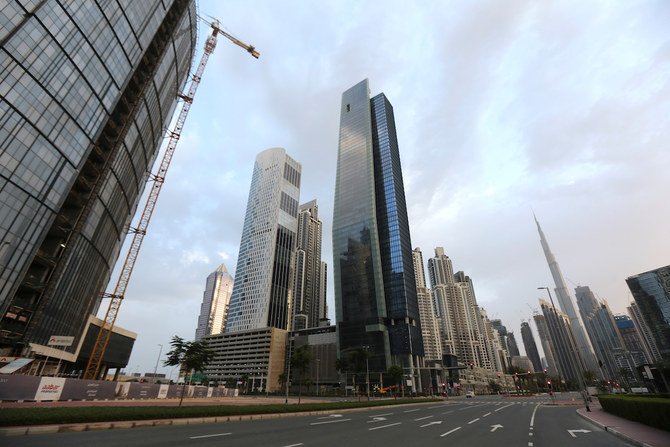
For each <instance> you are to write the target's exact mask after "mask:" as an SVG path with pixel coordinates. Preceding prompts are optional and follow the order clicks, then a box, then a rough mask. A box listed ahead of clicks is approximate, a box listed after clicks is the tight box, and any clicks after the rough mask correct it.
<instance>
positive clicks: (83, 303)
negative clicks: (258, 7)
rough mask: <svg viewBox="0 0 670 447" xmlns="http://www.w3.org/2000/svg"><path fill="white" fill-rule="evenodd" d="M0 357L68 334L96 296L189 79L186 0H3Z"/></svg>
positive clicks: (79, 327) (191, 5)
mask: <svg viewBox="0 0 670 447" xmlns="http://www.w3.org/2000/svg"><path fill="white" fill-rule="evenodd" d="M1 9H2V13H1V14H0V46H1V47H2V50H1V51H0V67H1V68H0V98H2V100H1V101H0V209H1V210H2V214H1V215H0V318H1V320H0V355H8V354H10V355H11V354H15V355H21V356H32V355H33V353H34V352H36V351H38V350H43V349H44V348H45V345H46V344H47V342H48V340H49V338H50V337H51V336H52V335H59V336H72V337H75V340H74V343H73V344H72V346H70V347H66V348H65V349H64V351H66V352H69V353H73V352H74V351H75V350H76V349H77V346H79V342H80V341H81V337H82V334H83V332H84V330H85V328H86V326H87V322H88V319H89V316H90V315H95V314H96V313H97V311H98V307H99V306H100V302H101V294H102V292H104V290H105V288H106V285H107V282H108V280H109V277H110V274H111V271H112V269H113V267H114V264H115V263H116V260H117V258H118V255H119V251H120V249H121V245H122V243H123V241H124V239H125V236H126V234H127V233H128V227H129V224H130V222H131V219H132V216H133V215H134V214H135V210H136V208H137V206H138V201H139V199H140V196H141V194H142V192H143V190H144V187H145V184H146V181H147V172H149V171H151V168H152V166H153V164H154V161H155V160H156V157H157V155H158V151H159V148H160V145H161V143H162V141H163V136H164V133H165V130H164V129H165V128H166V127H167V126H168V125H169V123H170V120H171V118H172V114H173V111H174V110H175V107H176V104H177V95H178V94H180V93H181V91H182V88H183V86H184V84H185V82H186V80H187V78H188V75H189V70H190V68H191V61H192V59H193V55H194V52H195V43H196V35H197V27H196V22H197V18H196V4H195V1H192V0H190V1H189V0H173V1H170V0H165V1H158V0H147V1H141V2H124V3H119V2H107V3H104V4H103V3H101V2H88V1H87V2H60V1H56V0H44V1H39V2H14V1H13V2H3V6H2V8H1Z"/></svg>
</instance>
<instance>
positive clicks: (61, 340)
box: [40, 335, 74, 376]
mask: <svg viewBox="0 0 670 447" xmlns="http://www.w3.org/2000/svg"><path fill="white" fill-rule="evenodd" d="M72 343H74V337H71V336H67V335H52V336H51V337H49V341H48V342H47V346H54V347H55V346H60V347H62V348H63V352H65V348H67V347H68V346H72ZM62 360H63V359H62V358H59V359H58V367H57V368H56V375H57V374H58V371H60V365H61V361H62ZM47 363H49V354H47V358H46V360H44V363H43V364H42V369H41V370H40V376H41V375H43V374H44V367H45V366H47Z"/></svg>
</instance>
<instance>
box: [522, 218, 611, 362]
mask: <svg viewBox="0 0 670 447" xmlns="http://www.w3.org/2000/svg"><path fill="white" fill-rule="evenodd" d="M535 224H536V225H537V232H538V233H539V234H540V243H541V244H542V251H544V256H545V258H546V259H547V264H548V265H549V271H550V272H551V276H552V278H553V279H554V284H555V285H556V288H555V289H554V292H555V293H556V298H557V299H558V305H559V306H560V308H561V310H562V311H563V312H564V313H565V314H566V315H567V316H568V318H570V327H571V328H572V333H573V334H574V338H575V340H576V342H577V348H578V351H579V355H580V356H581V357H582V362H583V363H584V365H585V367H586V369H588V370H590V371H591V372H593V373H594V374H597V375H600V368H599V367H598V363H597V362H596V358H595V356H594V355H593V349H592V348H591V345H590V344H589V340H588V338H587V336H586V332H584V327H583V326H582V323H581V322H580V321H579V317H578V316H577V312H576V311H575V306H574V304H573V301H572V297H571V296H570V292H569V291H568V287H567V286H566V285H565V279H563V273H562V272H561V267H560V266H559V265H558V262H557V261H556V257H555V256H554V254H553V253H552V252H551V249H550V248H549V243H548V242H547V238H546V237H545V236H544V232H543V231H542V228H540V222H538V221H537V218H535Z"/></svg>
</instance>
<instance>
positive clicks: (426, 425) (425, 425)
mask: <svg viewBox="0 0 670 447" xmlns="http://www.w3.org/2000/svg"><path fill="white" fill-rule="evenodd" d="M441 423H442V421H433V422H429V423H427V424H423V425H422V426H421V428H423V427H428V426H429V425H435V424H441Z"/></svg>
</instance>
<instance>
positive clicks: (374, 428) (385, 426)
mask: <svg viewBox="0 0 670 447" xmlns="http://www.w3.org/2000/svg"><path fill="white" fill-rule="evenodd" d="M400 424H402V422H396V423H394V424H388V425H380V426H379V427H372V428H368V430H379V429H380V428H387V427H393V426H394V425H400Z"/></svg>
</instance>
